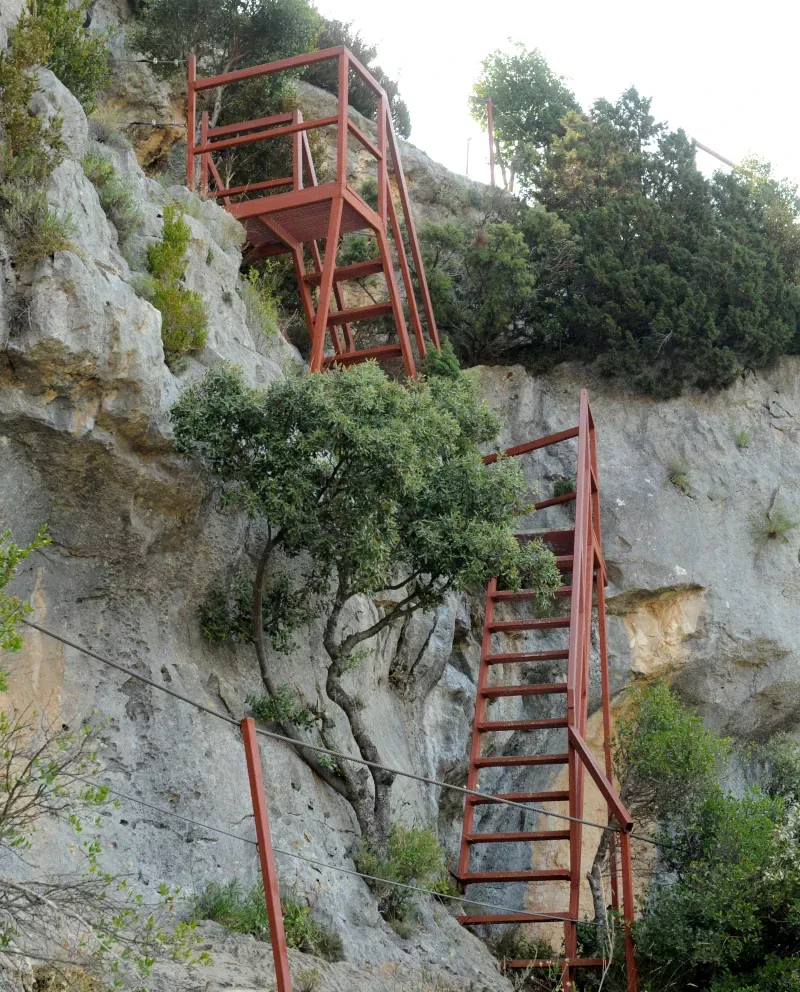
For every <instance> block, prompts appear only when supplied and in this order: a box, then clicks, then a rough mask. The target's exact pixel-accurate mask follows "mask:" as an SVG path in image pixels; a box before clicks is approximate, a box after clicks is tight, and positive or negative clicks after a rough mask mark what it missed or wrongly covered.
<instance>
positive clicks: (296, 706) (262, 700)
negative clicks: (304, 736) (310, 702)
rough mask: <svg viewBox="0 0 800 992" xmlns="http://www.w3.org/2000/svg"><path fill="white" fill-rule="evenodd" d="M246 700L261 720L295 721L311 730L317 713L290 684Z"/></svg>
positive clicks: (268, 721) (267, 721)
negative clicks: (269, 694)
mask: <svg viewBox="0 0 800 992" xmlns="http://www.w3.org/2000/svg"><path fill="white" fill-rule="evenodd" d="M245 702H246V703H247V705H248V706H249V707H250V709H251V710H252V711H253V714H254V715H255V716H257V717H258V719H259V720H264V721H265V722H266V723H293V724H294V725H295V726H296V727H304V728H305V729H306V730H310V729H311V727H313V726H315V725H316V723H317V719H318V718H317V715H316V714H315V713H314V712H313V711H312V710H311V709H309V708H308V706H305V705H304V704H303V702H302V701H301V699H300V696H299V695H298V693H297V692H296V691H295V690H294V689H292V688H291V686H288V685H281V686H278V688H277V690H276V691H275V692H274V693H273V694H272V695H271V696H266V695H265V696H247V698H246V699H245Z"/></svg>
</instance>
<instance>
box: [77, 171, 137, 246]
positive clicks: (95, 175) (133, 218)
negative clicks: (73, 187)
mask: <svg viewBox="0 0 800 992" xmlns="http://www.w3.org/2000/svg"><path fill="white" fill-rule="evenodd" d="M81 164H82V165H83V171H84V172H85V173H86V176H87V178H88V179H89V181H90V182H91V183H92V185H93V186H94V187H95V189H96V190H97V195H98V196H99V198H100V206H101V207H102V208H103V210H104V211H105V213H106V215H107V216H108V218H109V220H110V221H111V223H112V224H113V225H114V227H115V228H116V229H117V231H119V233H120V235H122V237H123V238H125V237H129V236H130V235H132V234H136V233H137V232H138V231H139V229H140V228H141V226H142V215H141V213H140V212H139V211H138V209H137V208H136V201H135V199H134V195H133V190H132V189H131V187H130V186H129V185H128V183H126V182H124V181H123V180H122V179H120V177H119V175H118V173H117V170H116V169H115V168H114V165H113V163H112V162H110V161H109V160H108V159H107V158H104V157H103V156H102V155H98V154H96V153H92V154H90V155H87V156H86V157H85V158H84V159H83V162H82V163H81Z"/></svg>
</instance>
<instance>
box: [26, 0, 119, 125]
mask: <svg viewBox="0 0 800 992" xmlns="http://www.w3.org/2000/svg"><path fill="white" fill-rule="evenodd" d="M91 3H92V0H79V2H78V3H77V4H76V5H74V6H73V5H70V3H69V0H28V5H27V7H26V14H27V15H28V16H29V17H32V18H35V19H36V21H37V22H38V23H39V24H41V26H42V28H43V29H44V31H45V32H46V33H47V37H48V39H49V41H50V55H49V57H48V59H47V62H46V65H47V68H48V69H51V70H52V71H53V72H54V73H55V75H56V76H58V78H59V79H60V80H61V82H62V83H63V84H64V85H65V86H66V87H67V89H68V90H69V91H70V92H71V93H73V94H74V95H75V96H76V97H77V98H78V99H79V100H80V102H81V104H82V105H83V108H84V110H85V111H86V112H87V113H91V111H92V110H94V107H95V104H96V102H97V94H98V91H99V90H100V89H102V87H103V85H104V84H105V82H106V80H107V78H108V72H109V53H108V40H109V37H108V35H107V34H90V33H89V31H87V29H86V28H85V26H84V25H85V22H86V18H87V12H88V10H89V7H90V6H91Z"/></svg>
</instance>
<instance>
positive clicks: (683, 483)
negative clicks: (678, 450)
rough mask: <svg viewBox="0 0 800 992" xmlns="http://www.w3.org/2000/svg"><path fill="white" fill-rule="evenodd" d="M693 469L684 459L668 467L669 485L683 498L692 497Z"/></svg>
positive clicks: (676, 460) (675, 461)
mask: <svg viewBox="0 0 800 992" xmlns="http://www.w3.org/2000/svg"><path fill="white" fill-rule="evenodd" d="M691 471H692V470H691V467H690V466H689V464H688V463H687V462H685V461H684V460H683V459H674V460H673V461H671V462H670V463H669V465H668V466H667V483H669V484H670V485H672V486H674V487H675V488H676V489H677V490H678V492H679V493H680V494H681V495H682V496H691V495H692V479H691Z"/></svg>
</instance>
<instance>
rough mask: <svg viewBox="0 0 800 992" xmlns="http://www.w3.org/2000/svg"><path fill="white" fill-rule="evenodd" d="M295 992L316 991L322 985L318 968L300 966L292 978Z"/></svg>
mask: <svg viewBox="0 0 800 992" xmlns="http://www.w3.org/2000/svg"><path fill="white" fill-rule="evenodd" d="M293 985H294V988H295V992H318V990H319V989H320V988H321V987H322V975H320V973H319V968H300V969H299V970H298V972H297V975H296V977H295V978H294V981H293Z"/></svg>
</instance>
